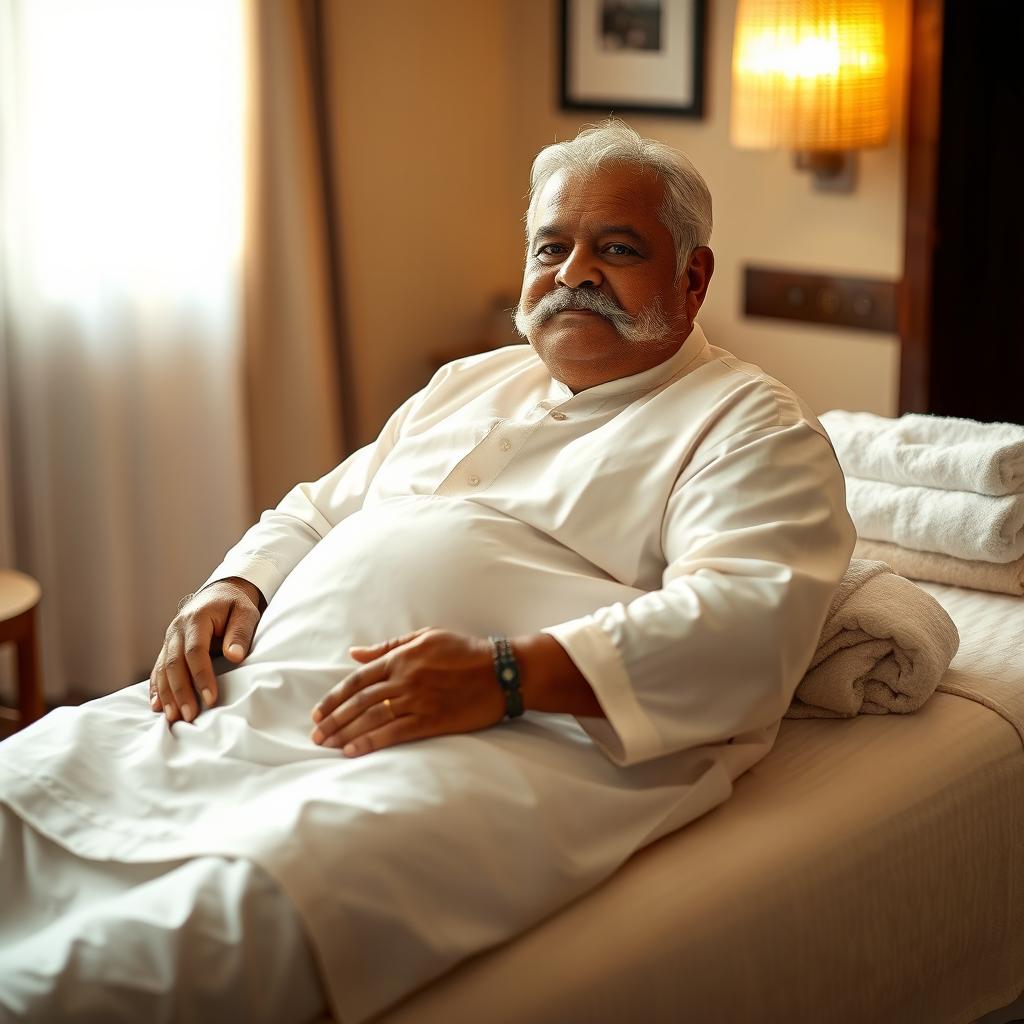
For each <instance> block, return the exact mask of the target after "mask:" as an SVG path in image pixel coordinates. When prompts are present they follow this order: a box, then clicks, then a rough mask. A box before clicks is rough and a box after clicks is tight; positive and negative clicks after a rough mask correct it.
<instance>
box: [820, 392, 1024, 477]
mask: <svg viewBox="0 0 1024 1024" xmlns="http://www.w3.org/2000/svg"><path fill="white" fill-rule="evenodd" d="M820 419H821V424H822V426H823V427H824V428H825V430H826V431H828V435H829V437H831V438H832V443H833V445H834V446H835V449H836V455H838V456H839V463H840V465H841V466H842V467H843V472H845V473H846V474H847V475H848V476H856V477H860V478H861V479H864V480H884V481H885V482H886V483H890V484H918V485H920V486H922V487H939V488H943V489H945V490H950V491H973V492H974V493H976V494H1018V493H1020V492H1021V491H1022V490H1024V426H1019V425H1017V424H1015V423H979V422H977V421H976V420H962V419H956V418H954V417H952V416H924V415H921V414H919V413H907V414H905V415H904V416H901V417H900V418H899V419H888V418H887V417H885V416H876V415H874V413H870V412H845V411H844V410H842V409H833V410H831V411H830V412H826V413H823V414H822V415H821V417H820Z"/></svg>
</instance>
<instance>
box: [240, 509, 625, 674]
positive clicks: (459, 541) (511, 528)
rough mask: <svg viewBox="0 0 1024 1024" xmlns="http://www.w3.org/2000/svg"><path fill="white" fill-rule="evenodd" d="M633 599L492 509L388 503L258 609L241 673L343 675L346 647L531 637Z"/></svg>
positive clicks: (360, 519) (332, 541) (355, 520)
mask: <svg viewBox="0 0 1024 1024" xmlns="http://www.w3.org/2000/svg"><path fill="white" fill-rule="evenodd" d="M639 593H640V592H639V591H637V590H636V589H634V588H632V587H629V586H626V585H625V584H622V583H619V582H618V581H616V580H613V579H611V578H610V577H608V576H607V575H606V574H604V573H603V572H601V570H599V569H597V568H596V567H595V566H594V565H592V564H591V563H590V562H588V561H587V560H586V559H584V558H582V557H581V556H580V555H578V554H577V553H576V552H574V551H571V550H570V549H568V548H566V547H565V546H564V545H562V544H560V543H558V542H557V541H554V540H552V539H551V538H550V537H549V536H547V535H546V534H544V533H541V532H540V531H538V530H536V529H534V528H533V527H531V526H528V525H526V524H524V523H522V522H520V521H519V520H516V519H513V518H511V517H509V516H507V515H504V514H503V513H500V512H496V511H494V510H493V509H490V508H487V507H485V506H482V505H478V504H476V503H475V502H472V501H467V500H463V499H457V498H444V497H432V496H431V497H426V496H408V497H401V498H392V499H388V500H387V501H384V502H382V503H381V504H379V505H376V506H374V507H372V508H369V509H364V510H363V511H361V512H357V513H356V514H355V515H352V516H350V517H349V518H348V519H346V520H344V521H343V522H342V523H340V524H339V525H338V526H337V527H335V528H334V529H333V530H332V531H331V532H330V533H329V534H328V535H327V537H325V538H324V540H322V541H321V542H320V543H319V544H317V545H316V547H315V548H313V550H312V551H311V552H310V553H309V555H307V556H306V558H304V559H303V560H302V562H300V563H299V565H298V566H296V568H295V569H294V570H293V571H292V572H291V573H290V574H289V575H288V577H287V578H286V579H285V581H284V583H283V585H282V586H281V588H280V590H279V591H278V592H277V593H276V594H275V596H274V599H273V600H272V601H271V602H270V605H269V606H268V608H267V610H266V612H265V614H264V616H263V619H262V621H261V623H260V626H259V629H258V631H257V634H256V638H255V643H254V645H253V650H252V653H251V655H250V657H249V659H247V664H249V665H251V666H253V667H255V666H256V665H257V664H261V663H262V664H267V663H269V662H277V663H282V662H284V663H288V664H290V665H292V666H293V667H296V668H297V667H299V666H303V667H305V668H307V669H320V670H328V671H333V672H340V671H345V670H347V669H349V668H351V666H352V664H353V663H352V661H351V660H350V659H349V658H348V654H347V649H348V646H349V645H350V644H370V643H376V642H378V641H380V640H384V639H387V638H389V637H393V636H396V635H399V634H402V633H406V632H408V631H410V630H414V629H418V628H420V627H421V626H437V627H441V628H445V629H453V630H458V631H461V632H464V633H469V634H472V635H475V636H486V635H488V634H493V633H504V634H509V635H515V634H519V633H527V632H535V631H537V630H539V629H540V628H541V627H543V626H547V625H554V624H555V623H558V622H564V621H566V620H567V619H572V618H575V617H577V616H580V615H585V614H587V613H589V612H592V611H594V610H595V609H597V608H600V607H602V606H604V605H607V604H611V603H613V602H616V601H629V600H631V599H632V598H634V597H636V596H637V595H638V594H639Z"/></svg>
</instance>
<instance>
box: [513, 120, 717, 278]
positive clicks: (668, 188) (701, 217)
mask: <svg viewBox="0 0 1024 1024" xmlns="http://www.w3.org/2000/svg"><path fill="white" fill-rule="evenodd" d="M609 163H621V164H631V165H634V166H636V167H640V168H644V169H646V170H650V171H653V172H654V174H656V175H657V176H658V178H659V179H660V180H661V181H662V183H663V185H664V187H665V199H664V201H663V202H662V206H661V210H660V211H659V212H658V219H659V220H660V221H661V222H662V224H664V225H665V227H666V228H668V230H669V232H670V233H671V235H672V240H673V241H674V242H675V246H676V277H677V278H679V277H682V275H683V272H684V271H685V270H686V267H687V265H688V264H689V262H690V257H691V256H692V255H693V251H694V249H696V248H697V247H698V246H701V245H707V244H708V240H709V239H710V238H711V192H710V191H709V190H708V186H707V182H705V181H704V179H703V178H702V177H701V175H700V172H699V171H698V170H697V168H696V167H694V166H693V164H692V163H691V162H690V160H689V159H688V158H687V157H686V156H684V155H683V154H682V153H680V152H679V151H678V150H676V149H673V148H672V147H671V146H666V145H665V144H664V143H662V142H655V141H654V140H653V139H645V138H643V137H642V136H641V135H639V134H637V132H635V131H634V130H633V129H632V128H630V127H629V125H628V124H626V123H625V122H623V121H620V120H619V119H618V118H616V117H610V118H608V119H607V120H606V121H602V122H601V123H600V124H597V125H591V126H590V127H588V128H584V129H583V130H582V131H580V133H579V134H578V135H577V136H576V138H575V139H573V140H572V141H571V142H556V143H555V144H554V145H551V146H546V147H545V148H544V149H542V150H541V151H540V152H539V153H538V154H537V157H536V159H535V160H534V161H533V168H532V170H531V171H530V204H529V206H528V207H527V212H526V234H527V244H529V235H530V225H531V224H532V222H533V214H534V211H535V208H536V206H537V201H538V199H539V197H540V193H541V190H542V189H543V188H544V186H545V185H546V184H547V182H548V179H549V178H550V177H551V176H552V175H553V174H555V173H556V172H558V171H568V172H570V173H575V174H586V173H588V172H591V173H592V172H593V171H596V170H598V169H599V168H601V167H602V166H604V165H605V164H609Z"/></svg>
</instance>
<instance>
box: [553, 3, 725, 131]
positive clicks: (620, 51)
mask: <svg viewBox="0 0 1024 1024" xmlns="http://www.w3.org/2000/svg"><path fill="white" fill-rule="evenodd" d="M560 2H561V21H562V46H561V75H560V81H561V93H560V100H561V107H562V109H563V110H602V111H605V112H606V113H620V112H622V113H627V112H631V113H638V114H664V115H668V116H672V117H694V118H700V117H703V116H704V23H705V16H706V11H705V6H706V0H560Z"/></svg>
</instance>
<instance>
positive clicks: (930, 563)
mask: <svg viewBox="0 0 1024 1024" xmlns="http://www.w3.org/2000/svg"><path fill="white" fill-rule="evenodd" d="M853 556H854V558H870V559H877V560H878V561H881V562H887V563H888V564H889V565H890V566H892V570H893V572H896V573H899V575H900V576H906V577H907V578H908V579H911V580H928V581H929V582H931V583H948V584H949V585H950V586H954V587H967V588H969V589H970V590H988V591H990V592H991V593H993V594H1011V595H1013V596H1014V597H1024V557H1022V558H1018V559H1017V560H1016V561H1015V562H973V561H969V560H968V559H966V558H953V557H952V556H950V555H939V554H936V553H935V552H933V551H914V550H912V549H911V548H903V547H900V546H899V544H889V543H888V542H886V541H884V540H863V539H858V541H857V546H856V547H855V548H854V549H853Z"/></svg>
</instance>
